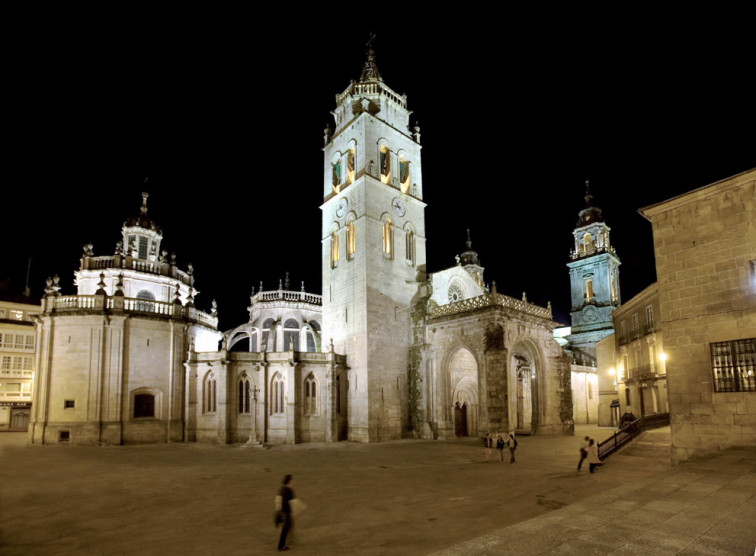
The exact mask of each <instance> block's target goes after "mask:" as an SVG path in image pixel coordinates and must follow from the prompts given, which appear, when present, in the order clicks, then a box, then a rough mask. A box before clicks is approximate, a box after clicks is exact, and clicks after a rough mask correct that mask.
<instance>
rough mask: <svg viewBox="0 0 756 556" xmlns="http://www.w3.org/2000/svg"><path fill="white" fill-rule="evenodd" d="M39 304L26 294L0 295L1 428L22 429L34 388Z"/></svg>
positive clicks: (27, 415)
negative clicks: (35, 323)
mask: <svg viewBox="0 0 756 556" xmlns="http://www.w3.org/2000/svg"><path fill="white" fill-rule="evenodd" d="M39 312H40V306H39V305H38V304H36V303H35V301H34V300H32V299H31V298H28V297H26V296H3V297H2V298H0V431H3V430H14V431H25V430H27V427H28V425H29V415H30V412H31V406H32V394H33V391H34V368H35V364H34V361H35V359H36V356H35V354H36V340H35V337H36V333H35V330H34V316H35V315H38V314H39Z"/></svg>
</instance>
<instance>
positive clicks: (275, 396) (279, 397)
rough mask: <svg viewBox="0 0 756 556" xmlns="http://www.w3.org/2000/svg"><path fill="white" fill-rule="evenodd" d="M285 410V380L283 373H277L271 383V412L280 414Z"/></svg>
mask: <svg viewBox="0 0 756 556" xmlns="http://www.w3.org/2000/svg"><path fill="white" fill-rule="evenodd" d="M283 412H284V380H283V376H281V373H276V374H275V375H274V376H273V379H272V380H271V383H270V413H271V414H272V415H280V414H283Z"/></svg>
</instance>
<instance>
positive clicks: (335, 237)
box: [331, 230, 339, 267]
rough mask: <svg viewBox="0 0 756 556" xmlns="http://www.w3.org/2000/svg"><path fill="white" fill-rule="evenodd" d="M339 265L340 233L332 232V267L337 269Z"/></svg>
mask: <svg viewBox="0 0 756 556" xmlns="http://www.w3.org/2000/svg"><path fill="white" fill-rule="evenodd" d="M338 263H339V232H338V230H334V231H332V232H331V266H332V267H335V266H336V265H337V264H338Z"/></svg>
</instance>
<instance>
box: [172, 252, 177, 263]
mask: <svg viewBox="0 0 756 556" xmlns="http://www.w3.org/2000/svg"><path fill="white" fill-rule="evenodd" d="M171 264H172V265H175V264H176V253H171Z"/></svg>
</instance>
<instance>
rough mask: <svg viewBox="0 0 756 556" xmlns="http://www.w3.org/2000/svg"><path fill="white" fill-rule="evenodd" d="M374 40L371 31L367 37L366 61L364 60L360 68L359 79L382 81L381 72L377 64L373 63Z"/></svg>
mask: <svg viewBox="0 0 756 556" xmlns="http://www.w3.org/2000/svg"><path fill="white" fill-rule="evenodd" d="M374 40H375V34H374V33H371V35H370V38H369V39H368V42H367V44H366V45H365V46H367V47H368V52H367V61H366V62H365V67H364V68H362V75H361V76H360V81H368V80H378V81H383V80H382V79H381V74H380V72H379V71H378V64H376V63H375V50H373V41H374Z"/></svg>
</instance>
